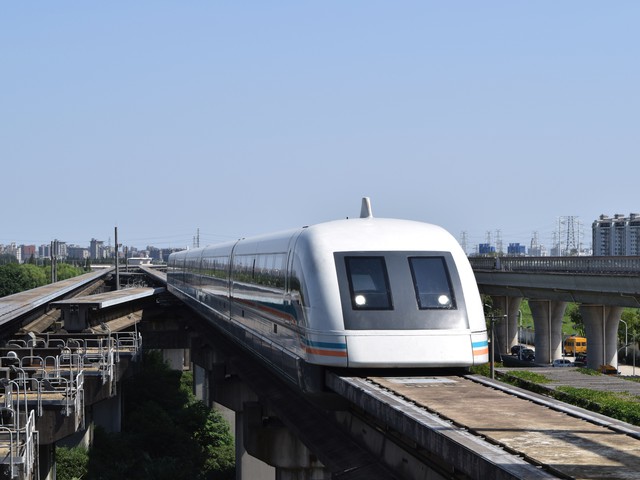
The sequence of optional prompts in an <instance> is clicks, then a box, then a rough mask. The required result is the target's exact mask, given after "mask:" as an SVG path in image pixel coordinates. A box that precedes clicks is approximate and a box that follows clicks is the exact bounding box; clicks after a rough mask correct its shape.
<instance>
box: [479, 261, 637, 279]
mask: <svg viewBox="0 0 640 480" xmlns="http://www.w3.org/2000/svg"><path fill="white" fill-rule="evenodd" d="M469 262H470V263H471V267H472V268H473V269H474V270H502V271H509V272H549V273H588V274H594V275H598V274H609V275H638V274H640V256H633V257H623V256H613V257H469Z"/></svg>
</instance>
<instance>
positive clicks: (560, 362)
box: [551, 358, 574, 367]
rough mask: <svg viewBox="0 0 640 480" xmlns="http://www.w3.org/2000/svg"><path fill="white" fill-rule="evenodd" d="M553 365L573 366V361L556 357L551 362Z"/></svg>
mask: <svg viewBox="0 0 640 480" xmlns="http://www.w3.org/2000/svg"><path fill="white" fill-rule="evenodd" d="M551 365H552V366H554V367H573V366H574V365H573V362H572V361H571V360H569V359H567V358H557V359H555V360H554V361H553V363H552V364H551Z"/></svg>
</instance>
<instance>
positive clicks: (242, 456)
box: [235, 411, 276, 480]
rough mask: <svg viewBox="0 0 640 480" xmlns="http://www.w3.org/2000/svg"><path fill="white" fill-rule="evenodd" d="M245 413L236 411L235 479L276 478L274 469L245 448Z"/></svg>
mask: <svg viewBox="0 0 640 480" xmlns="http://www.w3.org/2000/svg"><path fill="white" fill-rule="evenodd" d="M244 423H245V414H244V412H242V411H240V412H236V421H235V424H236V428H235V441H236V480H254V479H255V480H258V479H259V480H276V469H275V468H274V467H272V466H270V465H267V464H266V463H265V462H263V461H262V460H259V459H257V458H256V457H254V456H253V455H251V454H250V453H249V452H247V450H246V448H245V442H244V431H245V426H244Z"/></svg>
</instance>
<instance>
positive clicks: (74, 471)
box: [56, 447, 89, 480]
mask: <svg viewBox="0 0 640 480" xmlns="http://www.w3.org/2000/svg"><path fill="white" fill-rule="evenodd" d="M88 465H89V452H88V451H87V450H86V449H84V448H81V447H76V448H68V447H56V479H57V480H79V479H82V478H85V475H86V474H87V472H88Z"/></svg>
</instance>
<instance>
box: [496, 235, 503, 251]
mask: <svg viewBox="0 0 640 480" xmlns="http://www.w3.org/2000/svg"><path fill="white" fill-rule="evenodd" d="M496 253H498V254H500V255H502V253H503V251H502V235H501V232H500V230H496Z"/></svg>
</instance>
